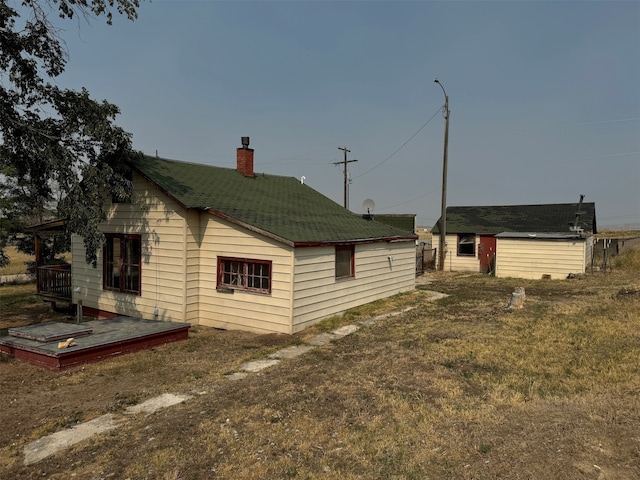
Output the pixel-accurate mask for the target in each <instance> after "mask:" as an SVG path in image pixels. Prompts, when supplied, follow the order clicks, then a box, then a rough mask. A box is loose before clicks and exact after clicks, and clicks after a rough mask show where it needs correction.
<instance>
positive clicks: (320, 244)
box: [294, 235, 418, 247]
mask: <svg viewBox="0 0 640 480" xmlns="http://www.w3.org/2000/svg"><path fill="white" fill-rule="evenodd" d="M417 239H418V236H417V235H404V236H397V237H372V238H356V239H351V240H319V241H312V242H295V243H294V246H295V247H329V246H335V245H360V244H366V243H378V242H389V243H396V242H410V241H415V240H417Z"/></svg>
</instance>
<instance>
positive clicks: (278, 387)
mask: <svg viewBox="0 0 640 480" xmlns="http://www.w3.org/2000/svg"><path fill="white" fill-rule="evenodd" d="M429 281H430V283H429V284H428V285H418V288H417V289H416V290H415V291H414V292H412V293H410V294H405V295H400V296H397V297H394V298H393V299H390V300H388V301H384V302H376V303H375V304H373V305H370V306H367V307H366V308H361V309H356V310H354V311H351V312H348V313H347V314H346V315H345V316H343V317H342V318H340V319H331V320H330V321H328V322H325V323H324V324H322V325H320V326H316V327H314V328H311V329H309V330H307V331H305V332H303V333H302V334H300V335H296V336H284V335H282V336H281V335H254V334H249V333H244V332H232V331H220V330H214V329H208V328H198V327H196V328H192V329H191V332H190V338H189V340H187V341H183V342H177V343H173V344H168V345H165V346H162V347H158V348H155V349H153V350H149V351H143V352H138V353H135V354H131V355H125V356H121V357H117V358H113V359H110V360H107V361H103V362H100V363H95V364H88V365H85V366H83V367H77V368H74V369H71V370H68V371H64V372H60V373H55V372H49V371H46V370H43V369H41V368H38V367H34V366H31V365H28V364H24V363H22V362H18V361H13V360H7V359H3V360H0V405H1V410H0V412H1V413H0V417H1V418H0V420H1V421H0V424H1V425H2V429H0V478H2V479H4V478H11V479H22V478H24V479H35V478H39V479H41V478H50V479H65V480H66V479H69V478H82V479H96V480H97V479H107V478H113V479H173V480H175V479H189V480H191V479H210V478H214V479H215V478H220V479H257V478H260V479H288V478H305V479H315V478H322V479H371V480H373V479H392V478H393V479H444V478H447V479H449V478H451V479H472V478H473V479H479V478H483V479H495V478H502V479H594V480H595V479H599V480H604V479H620V480H631V479H637V478H640V433H639V432H640V375H639V374H640V363H639V362H638V358H639V355H640V314H639V312H640V293H639V291H640V279H639V276H638V273H637V272H628V273H625V272H614V273H611V274H594V275H589V276H587V277H585V278H577V279H573V280H563V281H521V280H512V279H494V278H489V277H484V276H478V275H471V276H453V275H446V274H431V276H430V277H429ZM517 286H522V287H525V290H526V301H525V306H524V308H522V309H519V310H506V309H504V305H505V304H506V303H507V300H508V299H509V295H510V293H511V292H512V291H513V289H514V288H515V287H517ZM5 288H9V287H3V289H2V290H0V295H2V301H3V308H2V313H1V315H0V328H7V326H15V325H17V324H20V323H21V322H27V323H33V321H34V320H35V321H46V320H48V319H60V318H61V317H60V315H59V314H56V315H52V316H50V317H49V316H48V314H47V313H46V312H47V311H46V310H43V308H44V306H43V305H41V304H40V303H35V302H33V305H34V306H29V307H24V303H23V302H24V301H25V299H27V300H28V298H29V297H28V296H29V295H32V293H29V292H27V293H25V292H18V291H16V292H14V293H9V291H8V290H4V289H5ZM12 288H16V289H17V288H18V287H12ZM427 288H428V289H430V290H436V291H440V292H444V293H447V294H449V297H447V298H443V299H439V300H436V301H431V300H430V298H431V297H430V295H428V294H427V292H426V291H425V289H427ZM20 296H22V297H20ZM18 297H20V298H22V300H20V299H19V298H18ZM407 307H412V309H411V310H410V311H407V312H406V313H403V314H401V315H397V316H393V317H388V318H386V319H384V320H381V321H379V322H378V323H376V324H374V325H370V326H363V327H362V328H361V329H360V330H359V331H358V332H356V333H354V334H352V335H350V336H348V337H345V338H343V339H341V340H338V341H335V342H333V343H330V344H328V345H324V346H321V347H318V348H316V349H315V350H313V351H311V352H309V353H306V354H304V355H303V356H300V357H297V358H295V359H289V360H285V361H283V362H282V363H280V364H279V365H277V366H274V367H271V368H270V369H267V370H263V371H262V372H260V373H255V374H250V375H249V376H247V377H246V378H244V379H242V380H237V381H232V380H229V379H228V375H229V374H230V373H232V372H237V371H239V366H240V364H241V363H243V362H245V361H247V360H251V359H262V358H267V356H268V354H269V353H271V352H273V351H275V350H277V349H280V348H283V347H284V346H288V345H295V344H302V343H304V342H305V341H306V340H308V339H309V338H311V336H313V335H315V334H318V333H319V332H321V331H325V330H328V329H333V328H336V327H338V326H341V325H346V324H353V323H359V322H363V321H365V320H367V319H368V318H371V317H372V316H374V315H378V314H381V313H385V312H390V311H400V310H402V309H405V308H407ZM162 393H175V394H188V395H191V396H192V398H191V399H190V400H188V401H186V402H185V403H183V404H180V405H177V406H173V407H169V408H167V409H164V410H160V411H158V412H156V413H154V414H152V415H149V416H145V415H137V416H134V417H131V418H129V419H128V420H127V422H126V423H124V424H123V425H122V426H121V427H120V428H118V429H115V430H113V431H110V432H108V433H105V434H101V435H99V436H96V437H94V438H92V439H91V440H88V441H85V442H82V443H79V444H77V445H75V446H73V447H71V448H69V449H67V450H64V451H62V452H60V453H58V454H56V455H54V456H52V457H49V458H47V459H45V460H43V461H41V462H39V463H37V464H34V465H31V466H24V465H23V459H24V456H23V449H24V446H25V445H26V444H28V443H29V442H31V441H33V440H36V439H38V438H40V437H42V436H44V435H48V434H50V433H53V432H56V431H60V430H62V429H67V428H70V427H72V426H73V425H76V424H78V423H79V422H85V421H87V420H91V419H93V418H96V417H98V416H100V415H104V414H105V413H110V412H112V413H121V412H123V410H124V409H125V408H126V407H128V406H130V405H134V404H138V403H140V402H142V401H144V400H147V399H149V398H152V397H154V396H157V395H160V394H162Z"/></svg>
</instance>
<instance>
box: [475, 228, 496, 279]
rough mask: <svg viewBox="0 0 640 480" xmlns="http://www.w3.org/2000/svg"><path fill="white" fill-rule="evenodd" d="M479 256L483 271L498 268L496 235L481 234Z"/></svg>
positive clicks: (487, 271) (481, 270) (488, 271)
mask: <svg viewBox="0 0 640 480" xmlns="http://www.w3.org/2000/svg"><path fill="white" fill-rule="evenodd" d="M478 258H479V259H480V272H481V273H490V272H492V271H493V270H494V269H495V268H496V261H495V260H496V237H494V236H493V235H480V245H479V246H478Z"/></svg>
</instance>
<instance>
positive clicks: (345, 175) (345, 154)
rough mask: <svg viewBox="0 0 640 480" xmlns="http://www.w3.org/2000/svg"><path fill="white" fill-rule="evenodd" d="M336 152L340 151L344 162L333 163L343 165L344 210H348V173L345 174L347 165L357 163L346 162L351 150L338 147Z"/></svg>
mask: <svg viewBox="0 0 640 480" xmlns="http://www.w3.org/2000/svg"><path fill="white" fill-rule="evenodd" d="M338 150H342V151H343V152H344V160H343V161H342V162H333V164H334V165H340V164H341V163H343V164H344V208H347V209H348V208H349V193H348V192H349V172H347V163H352V162H357V161H358V160H347V153H350V152H351V150H349V149H347V147H338Z"/></svg>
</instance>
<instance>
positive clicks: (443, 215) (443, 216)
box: [434, 78, 450, 270]
mask: <svg viewBox="0 0 640 480" xmlns="http://www.w3.org/2000/svg"><path fill="white" fill-rule="evenodd" d="M434 82H435V83H437V84H438V85H440V88H441V89H442V93H444V119H445V124H444V157H443V160H442V204H441V206H440V210H441V212H440V256H439V261H438V269H439V270H444V259H445V254H446V248H445V243H446V239H447V153H448V152H449V113H450V112H449V95H447V92H446V91H445V89H444V87H443V86H442V84H441V83H440V81H439V80H438V79H437V78H436V79H435V80H434Z"/></svg>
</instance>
